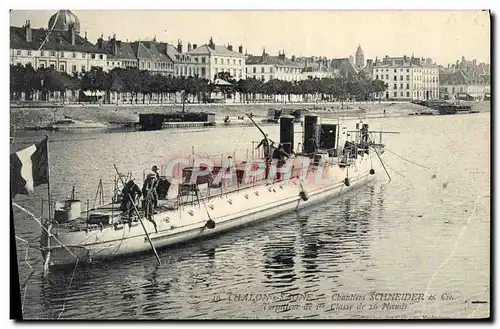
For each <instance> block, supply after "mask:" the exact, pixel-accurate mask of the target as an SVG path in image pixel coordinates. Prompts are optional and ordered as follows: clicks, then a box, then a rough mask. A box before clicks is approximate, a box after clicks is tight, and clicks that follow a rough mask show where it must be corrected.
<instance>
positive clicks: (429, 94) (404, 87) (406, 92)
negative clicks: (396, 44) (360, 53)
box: [373, 56, 439, 100]
mask: <svg viewBox="0 0 500 329" xmlns="http://www.w3.org/2000/svg"><path fill="white" fill-rule="evenodd" d="M373 78H374V79H376V80H377V79H378V80H382V81H383V82H385V83H386V84H387V85H388V89H387V91H386V94H385V98H386V99H394V100H396V99H400V100H413V99H437V98H439V69H438V66H437V65H436V64H435V63H433V61H432V59H430V58H427V59H424V58H415V57H413V56H412V57H408V56H403V57H389V56H385V58H383V59H381V60H377V61H376V62H375V63H374V64H373Z"/></svg>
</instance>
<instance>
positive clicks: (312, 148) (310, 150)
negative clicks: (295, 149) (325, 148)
mask: <svg viewBox="0 0 500 329" xmlns="http://www.w3.org/2000/svg"><path fill="white" fill-rule="evenodd" d="M304 151H305V153H306V154H308V155H309V156H314V153H316V152H317V151H318V143H317V141H316V138H315V137H314V136H311V138H309V139H308V140H307V142H306V144H305V145H304Z"/></svg>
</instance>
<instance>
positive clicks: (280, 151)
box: [273, 143, 290, 161]
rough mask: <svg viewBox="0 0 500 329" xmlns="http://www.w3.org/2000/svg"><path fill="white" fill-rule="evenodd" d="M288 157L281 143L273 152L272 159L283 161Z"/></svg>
mask: <svg viewBox="0 0 500 329" xmlns="http://www.w3.org/2000/svg"><path fill="white" fill-rule="evenodd" d="M289 157H290V155H288V153H286V151H285V147H284V146H283V144H281V143H280V144H279V145H278V147H277V148H276V149H275V150H274V152H273V158H274V159H279V160H280V161H285V160H286V159H288V158H289Z"/></svg>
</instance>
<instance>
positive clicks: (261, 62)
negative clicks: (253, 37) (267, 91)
mask: <svg viewBox="0 0 500 329" xmlns="http://www.w3.org/2000/svg"><path fill="white" fill-rule="evenodd" d="M302 70H303V66H302V65H301V64H300V63H297V62H295V58H294V57H292V60H289V59H288V58H286V56H285V52H279V53H278V56H270V55H269V54H268V53H266V49H265V48H264V50H263V51H262V55H261V56H249V57H248V58H247V59H246V75H247V77H249V78H254V79H260V80H262V81H264V82H267V81H269V80H273V79H278V80H283V81H298V80H302V79H303V75H302Z"/></svg>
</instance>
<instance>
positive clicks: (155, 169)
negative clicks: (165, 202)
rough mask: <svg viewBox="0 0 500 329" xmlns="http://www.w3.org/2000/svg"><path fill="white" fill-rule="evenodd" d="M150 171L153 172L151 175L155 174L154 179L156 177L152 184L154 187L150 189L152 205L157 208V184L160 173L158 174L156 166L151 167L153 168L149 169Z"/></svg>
mask: <svg viewBox="0 0 500 329" xmlns="http://www.w3.org/2000/svg"><path fill="white" fill-rule="evenodd" d="M151 170H152V171H153V173H154V174H155V177H156V180H155V182H154V186H153V187H152V190H151V191H152V193H153V205H154V207H155V209H156V208H158V190H157V189H158V184H159V182H160V173H159V172H158V167H157V166H153V168H151Z"/></svg>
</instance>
